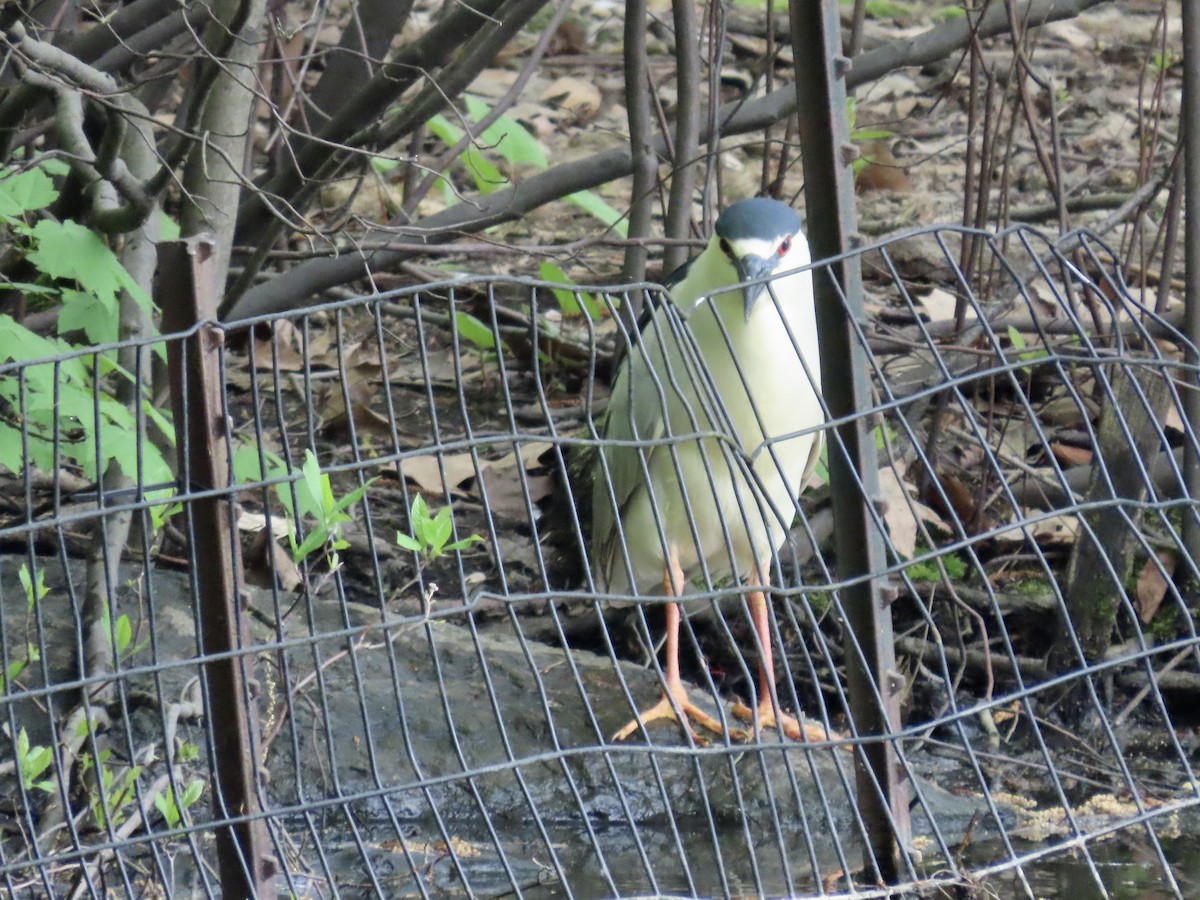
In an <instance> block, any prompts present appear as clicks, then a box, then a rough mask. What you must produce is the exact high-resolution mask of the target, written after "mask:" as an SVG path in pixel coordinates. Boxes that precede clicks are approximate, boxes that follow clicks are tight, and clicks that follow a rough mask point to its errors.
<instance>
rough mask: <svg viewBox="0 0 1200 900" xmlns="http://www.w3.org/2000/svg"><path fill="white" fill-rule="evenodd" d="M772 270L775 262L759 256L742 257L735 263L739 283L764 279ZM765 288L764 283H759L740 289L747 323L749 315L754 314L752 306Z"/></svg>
mask: <svg viewBox="0 0 1200 900" xmlns="http://www.w3.org/2000/svg"><path fill="white" fill-rule="evenodd" d="M774 269H775V260H774V259H765V258H763V257H761V256H743V257H742V258H741V259H739V260H738V261H737V275H738V280H739V281H753V280H754V279H756V278H764V277H766V276H767V275H770V274H771V272H772V271H773V270H774ZM766 286H767V285H766V282H760V283H758V284H748V285H746V287H745V288H743V289H742V294H743V296H744V297H745V303H746V321H747V322H749V321H750V314H751V313H752V312H754V304H755V303H757V302H758V298H759V297H760V296H762V292H763V289H764V288H766Z"/></svg>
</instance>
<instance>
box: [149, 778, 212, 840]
mask: <svg viewBox="0 0 1200 900" xmlns="http://www.w3.org/2000/svg"><path fill="white" fill-rule="evenodd" d="M203 793H204V782H203V781H201V780H200V779H196V780H194V781H191V782H189V783H188V786H187V787H185V788H184V789H183V796H181V797H179V798H178V799H176V797H175V788H174V787H170V786H168V788H167V789H166V791H164V792H163V793H161V794H157V795H155V797H154V808H155V809H157V810H158V811H159V812H160V813H162V817H163V818H164V819H165V820H166V822H167V827H168V828H174V827H175V826H176V825H179V824H181V823H182V822H183V814H184V813H185V812H187V811H188V809H190V808H191V807H192V806H193V805H194V804H195V803H196V801H197V800H199V799H200V795H201V794H203Z"/></svg>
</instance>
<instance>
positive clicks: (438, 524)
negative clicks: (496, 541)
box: [396, 494, 483, 561]
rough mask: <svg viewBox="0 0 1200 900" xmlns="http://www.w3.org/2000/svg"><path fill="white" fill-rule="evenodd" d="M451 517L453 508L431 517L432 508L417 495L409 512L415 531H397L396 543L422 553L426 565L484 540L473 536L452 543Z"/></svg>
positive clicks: (445, 507)
mask: <svg viewBox="0 0 1200 900" xmlns="http://www.w3.org/2000/svg"><path fill="white" fill-rule="evenodd" d="M452 515H453V514H452V513H451V511H450V507H449V506H443V507H442V508H441V509H439V510H438V511H437V514H436V515H432V516H431V515H430V514H429V507H428V506H426V505H425V499H424V498H423V497H422V496H421V495H420V494H417V496H416V497H415V498H414V499H413V502H412V506H411V507H410V508H409V511H408V525H409V528H411V529H412V533H411V534H405V533H404V532H402V531H397V532H396V543H397V544H399V545H400V546H401V547H403V548H404V549H405V550H411V551H413V552H414V553H420V554H421V556H422V557H423V558H424V559H425V560H426V561H429V560H431V559H437V558H438V557H439V556H441V555H442V554H443V553H453V552H454V551H456V550H465V549H466V548H467V547H470V546H471V545H472V544H475V543H478V542H479V541H482V540H483V538H481V537H480V536H479V535H477V534H472V535H471V536H470V537H466V538H463V539H462V540H460V541H454V542H453V543H449V541H450V538H451V537H453V536H454V520H453V518H452Z"/></svg>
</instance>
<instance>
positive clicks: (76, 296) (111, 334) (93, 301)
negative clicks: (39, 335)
mask: <svg viewBox="0 0 1200 900" xmlns="http://www.w3.org/2000/svg"><path fill="white" fill-rule="evenodd" d="M62 301H63V305H62V310H60V311H59V314H58V333H59V334H69V333H70V332H72V331H82V332H83V333H84V334H85V335H87V339H88V340H89V341H90V342H91V343H93V344H107V343H109V342H111V341H115V340H116V339H117V337H118V334H119V332H118V330H117V324H118V322H119V319H120V311H121V308H120V305H119V304H118V303H117V298H116V295H114V294H107V295H101V294H92V293H87V292H84V291H73V290H70V289H67V288H64V289H63V291H62Z"/></svg>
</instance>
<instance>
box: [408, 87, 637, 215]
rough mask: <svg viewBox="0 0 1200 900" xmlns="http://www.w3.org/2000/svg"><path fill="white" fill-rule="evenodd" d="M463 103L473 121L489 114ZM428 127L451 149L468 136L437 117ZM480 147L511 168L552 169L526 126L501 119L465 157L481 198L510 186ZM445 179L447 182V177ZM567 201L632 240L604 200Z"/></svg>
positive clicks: (586, 196) (580, 197)
mask: <svg viewBox="0 0 1200 900" xmlns="http://www.w3.org/2000/svg"><path fill="white" fill-rule="evenodd" d="M463 102H464V103H465V104H466V107H467V114H468V115H469V116H470V118H471V119H472V121H475V122H478V121H480V120H482V119H483V117H484V116H486V115H487V114H488V112H489V109H488V105H487V103H485V102H484V101H483V100H482V99H480V98H479V97H476V96H474V95H473V94H464V95H463ZM425 125H426V127H427V128H428V129H429V131H430V133H431V134H433V135H434V136H435V137H437V138H439V139H440V140H441V141H442V142H443V143H445V144H446V146H448V147H452V146H454V145H455V144H457V143H458V142H459V141H460V140H462V137H463V135H464V134H465V132H464V131H463V129H461V128H459V127H458V126H457V125H455V124H454V123H453V122H451V121H450V120H449V119H448V118H447V117H446V116H443V115H436V116H434V117H433V118H432V119H430V120H429V121H428V122H426V123H425ZM480 147H486V148H488V150H489V151H490V152H493V153H496V154H498V155H499V156H500V157H501V158H502V159H504V160H505V162H507V163H508V164H509V165H514V166H517V165H524V166H531V167H533V168H536V169H545V168H548V167H549V165H550V161H549V159H548V158H547V156H546V151H545V150H544V149H543V148H542V145H541V143H539V141H538V139H537V138H536V137H534V136H533V135H532V134H530V132H529V130H528V129H527V128H526V127H525V126H524V125H522V124H521V123H520V122H518V121H517V120H516V119H514V118H512V117H511V116H500V118H498V119H497V120H496V121H495V122H493V123H492V124H491V125H489V126H488V127H487V128H485V129H484V130H483V132H482V133H481V134H480V135H479V136H478V138H477V139H476V141H475V143H473V144H472V145H471V146H470V147H468V148H467V150H466V152H465V153H464V154H463V161H464V163H465V164H466V166H467V170H468V171H469V172H470V173H471V178H472V180H474V182H475V187H476V189H477V190H478V191H479V193H481V194H490V193H491V192H492V191H495V190H498V189H499V188H502V187H504V186H505V185H506V184H508V178H506V177H505V176H504V173H502V172H501V171H500V169H499V167H497V166H496V164H495V163H493V162H491V161H490V160H489V159H488V158H487V157H486V156H485V155H484V153H483V151H482V150H480V149H479V148H480ZM442 177H443V179H444V178H445V176H442ZM443 183H444V184H445V187H446V191H447V201H446V202H447V204H451V203H453V202H454V197H453V194H452V192H451V191H450V187H449V185H448V184H446V183H445V182H443ZM566 199H567V200H569V201H570V202H571V203H574V204H575V205H576V206H578V207H579V208H580V209H582V210H584V211H585V212H586V213H588V214H589V215H591V216H594V217H595V218H597V219H599V220H600V221H601V222H603V223H604V224H605V225H607V226H609V227H610V228H612V229H613V231H615V232H616V233H617V234H619V235H620V236H621V237H628V236H629V226H628V223H627V222H626V221H625V217H624V216H623V215H621V213H619V212H618V211H617V210H615V209H614V208H613V207H612V206H610V205H609V204H608V203H606V202H605V201H604V200H603V199H601V198H600V196H599V195H598V194H596V193H594V192H592V191H576V192H575V193H574V194H569V195H567V197H566Z"/></svg>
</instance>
